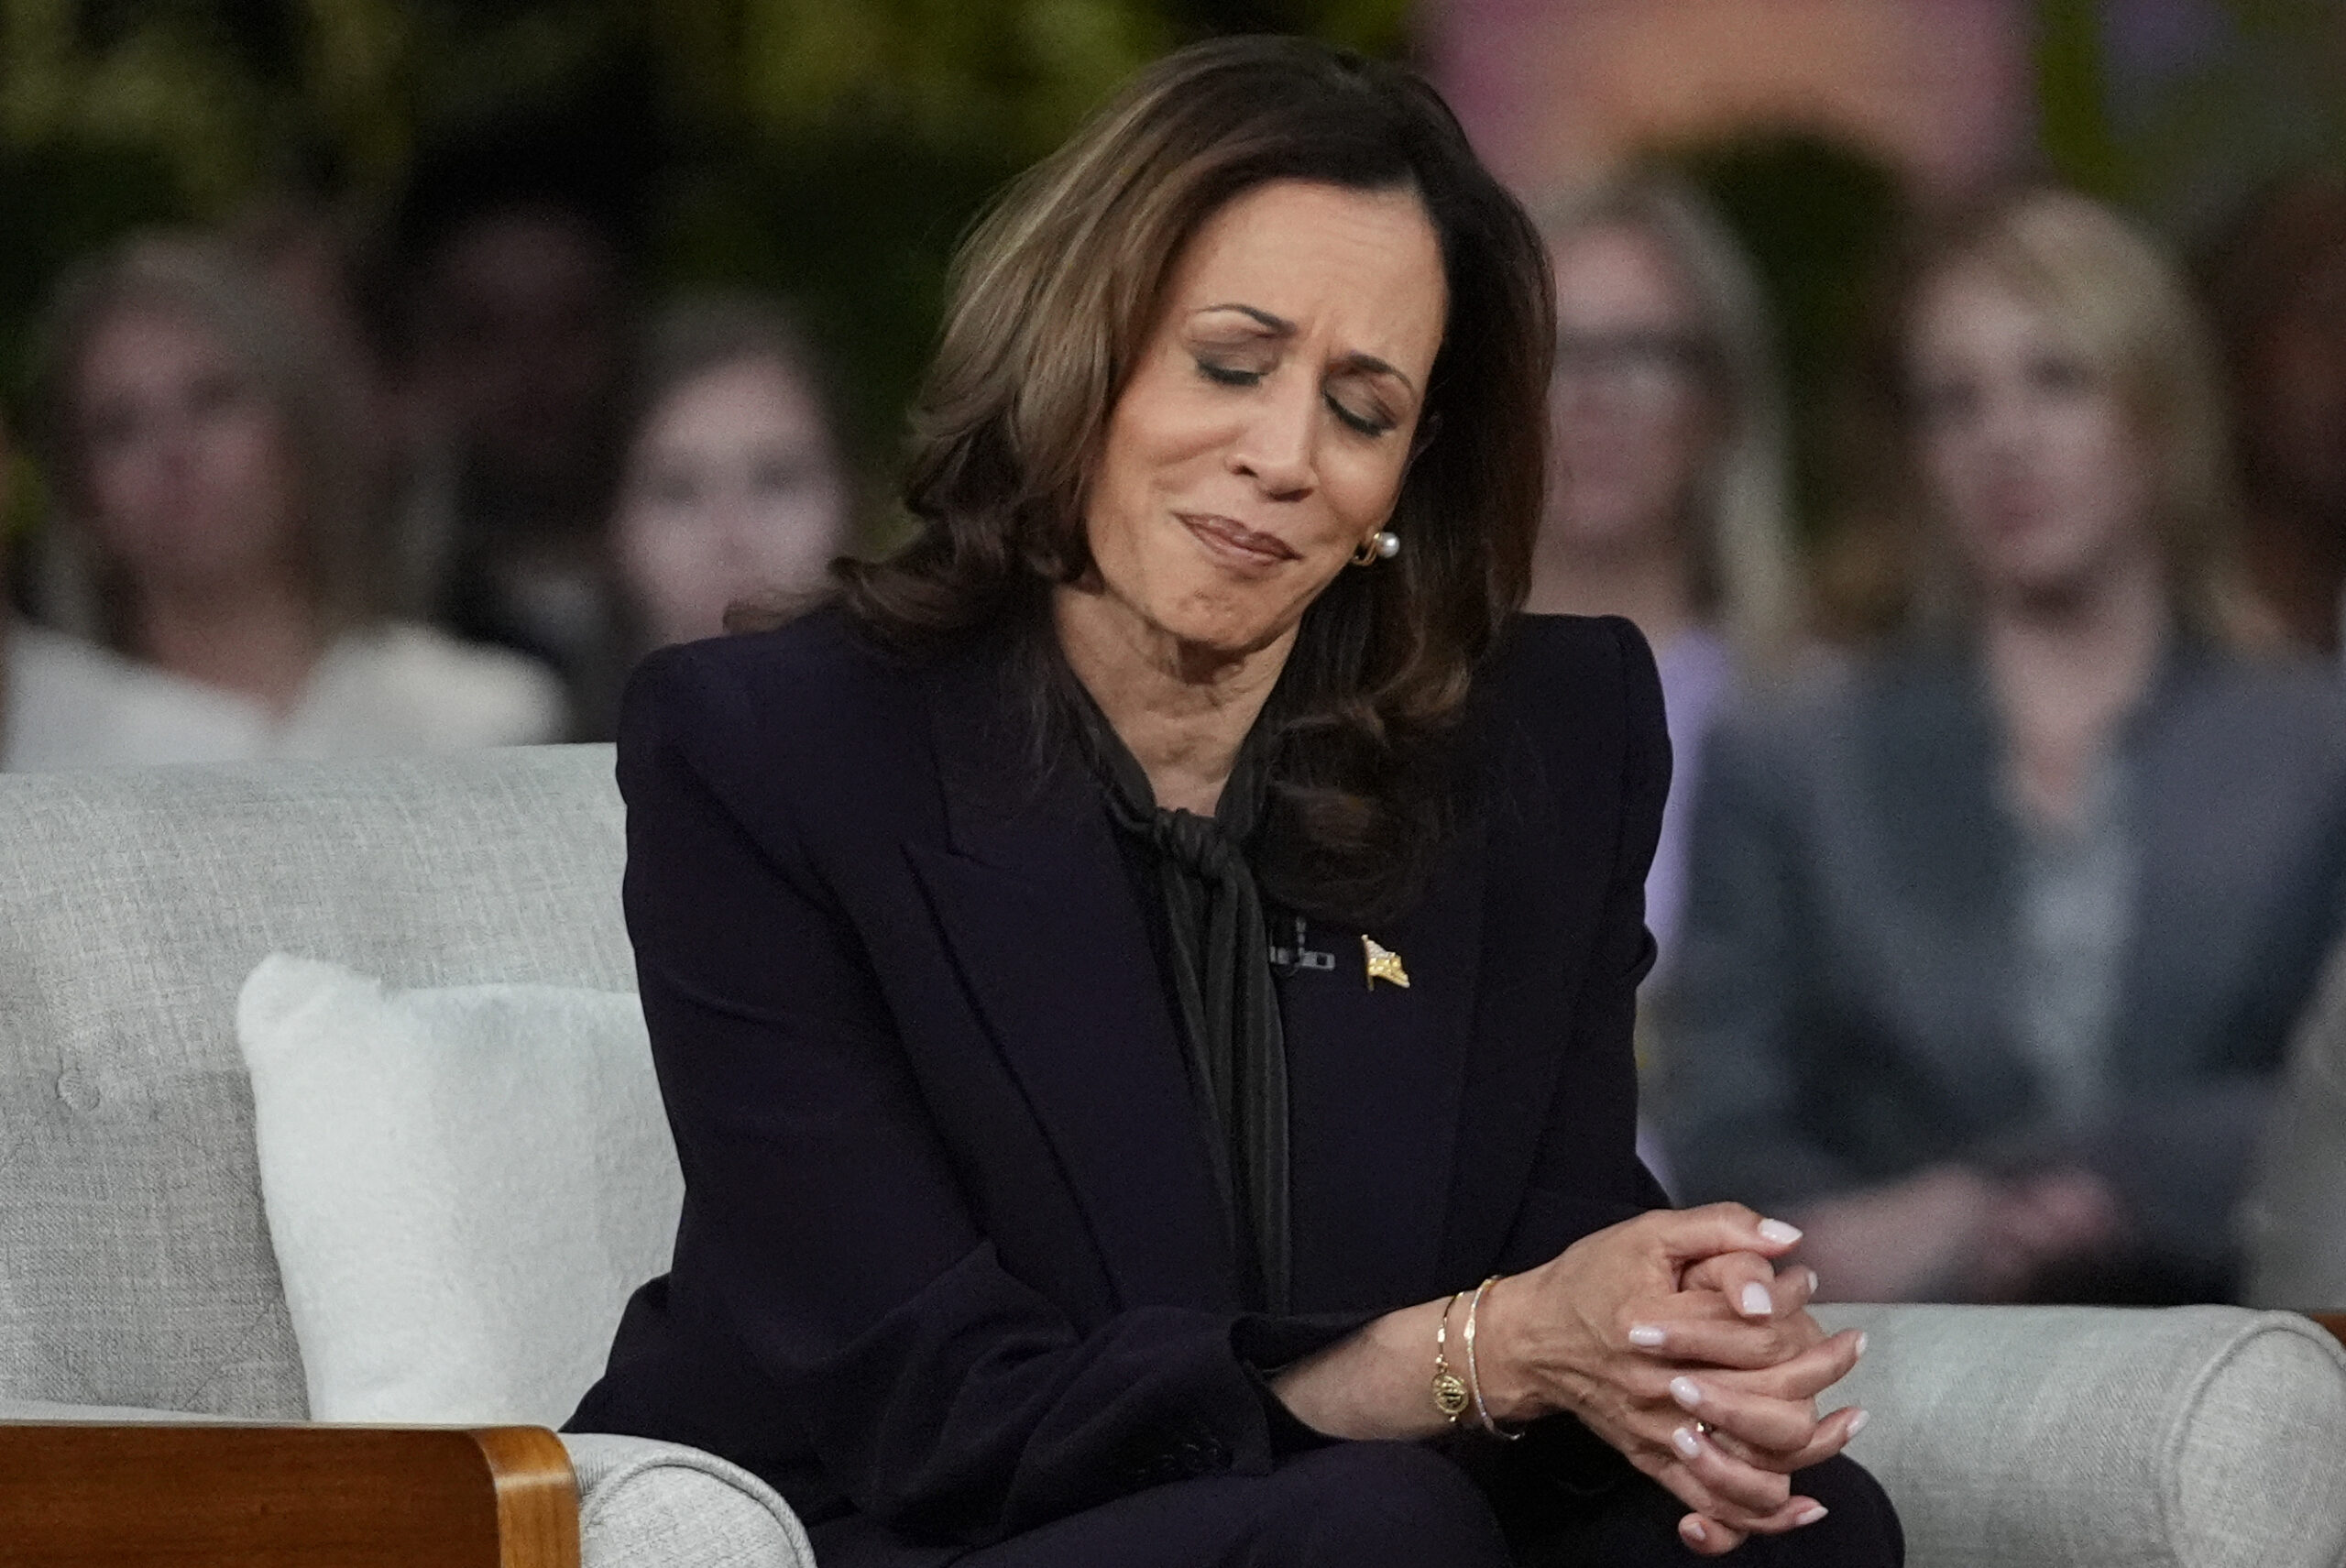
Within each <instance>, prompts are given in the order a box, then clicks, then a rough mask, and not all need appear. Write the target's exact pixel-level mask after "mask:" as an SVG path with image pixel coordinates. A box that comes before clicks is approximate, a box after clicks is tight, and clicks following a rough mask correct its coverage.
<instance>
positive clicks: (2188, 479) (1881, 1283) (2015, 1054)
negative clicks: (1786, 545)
mask: <svg viewBox="0 0 2346 1568" xmlns="http://www.w3.org/2000/svg"><path fill="white" fill-rule="evenodd" d="M1897 303H1898V309H1897V311H1896V312H1895V313H1894V315H1893V316H1892V317H1891V321H1892V323H1894V324H1893V326H1892V330H1891V334H1890V338H1889V348H1890V352H1889V353H1888V354H1887V355H1885V356H1884V357H1883V364H1882V373H1881V380H1880V384H1879V386H1878V387H1877V388H1876V389H1875V394H1874V395H1872V396H1870V397H1868V398H1866V399H1863V400H1860V402H1861V405H1862V406H1865V407H1870V408H1874V409H1878V410H1880V411H1882V412H1883V414H1884V416H1885V419H1884V428H1883V429H1882V431H1881V432H1880V440H1879V441H1878V442H1876V443H1874V444H1872V448H1871V449H1873V450H1876V451H1879V452H1880V453H1882V454H1884V455H1886V456H1887V457H1888V458H1889V461H1888V462H1887V463H1886V464H1885V466H1884V469H1883V472H1882V474H1881V475H1880V476H1878V479H1877V482H1878V483H1879V484H1880V485H1881V486H1882V487H1883V488H1884V490H1885V493H1888V494H1891V495H1894V496H1896V497H1898V498H1900V499H1901V500H1902V502H1903V504H1902V506H1900V507H1899V508H1897V509H1896V511H1895V515H1896V516H1898V517H1900V518H1902V519H1907V520H1912V521H1913V522H1914V523H1915V524H1916V525H1917V526H1915V527H1914V529H1913V533H1912V537H1913V540H1914V542H1915V543H1914V555H1915V558H1916V561H1917V569H1916V576H1917V579H1918V581H1919V583H1920V584H1921V588H1920V591H1919V594H1918V600H1917V605H1916V609H1915V613H1914V616H1913V626H1912V627H1911V629H1910V634H1909V635H1908V636H1906V637H1904V638H1902V639H1901V640H1900V641H1896V642H1895V643H1893V644H1892V645H1891V646H1890V647H1889V648H1887V649H1885V650H1883V651H1882V652H1878V653H1876V654H1874V655H1872V656H1870V657H1869V658H1866V659H1863V660H1860V661H1858V663H1855V664H1854V665H1852V666H1851V667H1850V668H1848V669H1847V670H1846V671H1843V672H1840V673H1838V674H1836V675H1835V676H1833V677H1832V678H1830V679H1826V680H1821V681H1818V682H1814V683H1811V684H1809V685H1804V686H1802V687H1800V688H1799V689H1797V690H1796V691H1794V692H1792V693H1791V694H1789V695H1786V696H1782V697H1781V700H1778V701H1775V702H1771V703H1770V704H1769V705H1768V706H1767V707H1766V708H1765V709H1764V710H1754V711H1748V712H1745V713H1742V714H1740V715H1737V716H1733V717H1731V718H1729V719H1728V720H1727V721H1726V722H1725V723H1723V725H1722V726H1721V728H1720V729H1718V730H1717V731H1716V733H1715V734H1714V736H1713V738H1712V742H1711V748H1710V754H1709V758H1708V762H1707V767H1706V773H1705V781H1704V789H1703V793H1702V795H1700V796H1699V797H1698V800H1697V803H1696V820H1695V824H1694V846H1693V871H1692V881H1691V885H1690V889H1689V898H1688V909H1687V914H1686V925H1685V929H1684V933H1683V937H1682V940H1681V947H1680V952H1679V963H1678V970H1677V974H1676V977H1675V985H1674V987H1673V990H1672V995H1671V997H1670V998H1669V999H1668V1004H1667V1005H1668V1013H1667V1014H1666V1015H1667V1017H1668V1018H1669V1020H1670V1026H1669V1029H1668V1037H1667V1054H1666V1059H1665V1067H1666V1069H1667V1072H1668V1078H1667V1084H1666V1091H1665V1094H1664V1102H1663V1106H1662V1120H1663V1125H1664V1130H1665V1136H1666V1141H1667V1144H1668V1147H1669V1152H1670V1156H1671V1159H1672V1168H1673V1169H1674V1171H1675V1173H1676V1175H1677V1179H1678V1181H1679V1186H1680V1190H1679V1193H1678V1196H1679V1197H1680V1198H1681V1200H1682V1201H1691V1202H1701V1201H1706V1200H1709V1199H1713V1198H1719V1197H1727V1196H1733V1197H1735V1198H1738V1199H1741V1200H1744V1201H1749V1202H1753V1203H1759V1204H1762V1205H1768V1206H1770V1208H1771V1210H1773V1211H1774V1212H1792V1213H1794V1214H1795V1216H1796V1218H1797V1220H1798V1223H1800V1224H1801V1225H1802V1226H1803V1228H1804V1229H1805V1231H1806V1232H1807V1235H1808V1242H1807V1245H1806V1248H1805V1256H1806V1257H1807V1259H1808V1260H1809V1261H1810V1262H1811V1263H1812V1264H1813V1265H1814V1266H1815V1267H1816V1268H1817V1269H1818V1270H1819V1272H1820V1273H1821V1275H1822V1276H1823V1279H1824V1285H1825V1290H1826V1291H1827V1292H1828V1293H1831V1294H1834V1295H1837V1296H1839V1297H1841V1298H1843V1299H2099V1300H2130V1301H2166V1300H2183V1299H2205V1298H2208V1297H2213V1296H2221V1295H2223V1294H2226V1293H2228V1292H2229V1290H2230V1288H2231V1277H2232V1273H2233V1253H2232V1247H2231V1227H2230V1223H2229V1220H2230V1215H2231V1210H2232V1208H2233V1206H2234V1204H2235V1203H2236V1201H2237V1200H2238V1197H2239V1193H2240V1188H2241V1184H2242V1175H2243V1172H2244V1170H2245V1168H2246V1166H2247V1163H2248V1158H2249V1152H2250V1150H2251V1148H2252V1146H2253V1143H2254V1140H2255V1138H2256V1135H2257V1133H2258V1130H2259V1128H2260V1127H2261V1126H2262V1124H2263V1122H2264V1115H2265V1112H2266V1109H2267V1107H2268V1105H2269V1103H2270V1102H2271V1096H2272V1084H2273V1075H2274V1069H2275V1066H2276V1064H2277V1063H2278V1061H2279V1059H2280V1057H2281V1053H2282V1047H2283V1042H2284V1038H2285V1036H2286V1032H2287V1030H2288V1028H2289V1026H2290V1024H2291V1021H2292V1019H2293V1018H2294V1017H2295V1016H2296V1015H2297V1012H2298V1011H2299V1009H2300V1008H2301V1007H2302V1005H2303V1003H2304V1002H2305V1000H2306V997H2307V995H2308V992H2309V990H2310V988H2311V986H2312V983H2313V981H2314V977H2315V974H2316V971H2317V969H2318V967H2319V962H2320V959H2321V955H2322V953H2323V951H2324V950H2325V948H2327V947H2328V945H2329V943H2330V939H2331V938H2332V936H2333V934H2334V933H2335V931H2336V929H2337V927H2338V912H2339V901H2340V892H2341V860H2342V858H2346V728H2341V710H2340V705H2339V699H2338V697H2337V696H2336V695H2335V693H2334V691H2333V687H2332V685H2331V682H2330V679H2329V678H2328V676H2327V674H2326V673H2324V672H2321V671H2319V670H2317V669H2315V668H2314V667H2312V666H2309V665H2292V664H2285V663H2277V662H2262V661H2259V660H2256V659H2253V658H2251V657H2249V656H2247V655H2246V654H2244V653H2242V652H2239V651H2237V649H2236V647H2235V645H2234V639H2233V638H2232V637H2231V636H2230V635H2228V629H2229V628H2230V627H2231V626H2233V625H2235V624H2237V623H2238V620H2237V617H2236V616H2235V615H2234V614H2233V613H2232V611H2231V608H2230V606H2231V596H2230V595H2229V594H2228V592H2227V589H2226V586H2225V585H2226V581H2227V573H2226V570H2225V562H2226V550H2227V540H2228V535H2229V531H2230V528H2231V521H2232V502H2231V493H2230V489H2229V478H2228V476H2229V469H2228V466H2227V464H2226V460H2225V451H2224V447H2225V443H2224V440H2223V435H2222V422H2221V417H2220V403H2219V399H2218V394H2217V391H2216V384H2215V381H2214V378H2213V374H2212V367H2211V362H2210V356H2209V349H2208V346H2207V344H2206V342H2205V338H2204V334H2203V332H2202V330H2201V328H2200V326H2199V324H2198V321H2197V319H2196V318H2195V316H2194V315H2193V313H2192V310H2191V305H2190V302H2189V300H2188V298H2187V295H2186V293H2185V291H2184V288H2183V284H2182V282H2181V280H2180V279H2179V278H2178V277H2177V276H2176V272H2175V271H2174V269H2172V268H2171V267H2170V266H2169V264H2168V263H2167V261H2166V260H2165V258H2163V257H2162V256H2161V255H2160V254H2159V253H2158V252H2157V251H2156V250H2155V249H2154V247H2152V246H2151V245H2150V244H2149V243H2148V242H2146V241H2145V240H2143V238H2142V237H2141V236H2138V235H2137V234H2136V233H2134V232H2133V231H2132V229H2131V228H2130V227H2129V226H2128V225H2126V224H2125V223H2123V222H2122V221H2121V220H2120V219H2119V218H2118V217H2117V216H2115V215H2114V214H2111V213H2110V212H2109V211H2107V210H2105V209H2103V208H2101V207H2099V206H2097V205H2095V204H2094V203H2089V202H2088V201H2086V200H2084V199H2083V198H2080V197H2077V196H2075V195H2070V194H2066V193H2063V192H2052V191H2042V190H2039V191H2029V192H2020V193H2017V194H2011V195H2006V196H2003V197H2001V198H1999V199H1998V200H1996V201H1994V202H1992V203H1987V204H1985V205H1983V206H1982V207H1980V208H1979V209H1978V210H1976V211H1974V212H1971V213H1969V214H1966V215H1965V216H1964V217H1963V218H1962V220H1961V221H1959V222H1957V223H1955V224H1953V225H1949V227H1948V228H1947V229H1946V231H1945V232H1944V233H1942V234H1941V235H1939V236H1937V237H1936V238H1935V241H1934V242H1933V243H1930V244H1928V245H1926V246H1924V247H1920V248H1919V249H1918V250H1917V252H1916V253H1915V255H1914V257H1913V261H1912V263H1911V265H1910V268H1909V270H1908V272H1907V274H1906V277H1905V283H1904V286H1903V287H1902V289H1901V290H1900V291H1899V292H1898V295H1897Z"/></svg>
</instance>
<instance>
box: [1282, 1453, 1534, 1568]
mask: <svg viewBox="0 0 2346 1568" xmlns="http://www.w3.org/2000/svg"><path fill="white" fill-rule="evenodd" d="M1277 1480H1278V1481H1279V1482H1280V1483H1282V1485H1280V1486H1278V1487H1277V1491H1278V1493H1279V1497H1278V1500H1277V1507H1276V1510H1275V1511H1276V1514H1277V1518H1276V1519H1266V1521H1265V1522H1266V1527H1267V1528H1266V1530H1265V1531H1264V1533H1263V1536H1262V1545H1263V1546H1264V1547H1265V1548H1266V1551H1265V1552H1264V1553H1262V1554H1261V1555H1259V1556H1257V1557H1256V1558H1255V1563H1259V1564H1261V1565H1262V1568H1270V1565H1271V1564H1272V1563H1277V1564H1278V1568H1322V1565H1323V1564H1324V1565H1326V1568H1338V1565H1340V1564H1341V1565H1343V1568H1421V1565H1422V1568H1453V1565H1454V1568H1506V1565H1507V1563H1508V1557H1507V1543H1506V1541H1505V1540H1504V1538H1503V1537H1502V1536H1501V1535H1500V1533H1499V1526H1498V1519H1497V1517H1496V1515H1495V1514H1494V1513H1493V1512H1492V1511H1491V1505H1490V1503H1489V1501H1488V1499H1486V1498H1485V1497H1484V1495H1483V1492H1482V1489H1481V1488H1480V1487H1478V1486H1476V1485H1475V1484H1474V1480H1473V1478H1472V1477H1470V1476H1469V1475H1467V1474H1466V1473H1465V1472H1464V1470H1462V1469H1460V1468H1459V1466H1458V1465H1457V1464H1454V1463H1453V1462H1452V1461H1451V1460H1449V1459H1448V1458H1445V1457H1444V1456H1443V1455H1442V1454H1441V1453H1436V1452H1434V1451H1433V1450H1431V1449H1429V1448H1424V1447H1420V1446H1419V1445H1418V1444H1415V1443H1407V1442H1349V1443H1343V1444H1339V1445H1336V1446H1333V1447H1330V1448H1322V1449H1317V1450H1315V1451H1313V1452H1312V1453H1307V1454H1304V1455H1301V1456H1300V1457H1299V1458H1296V1459H1294V1460H1290V1461H1289V1462H1288V1464H1285V1465H1282V1466H1281V1467H1280V1469H1279V1471H1278V1472H1277ZM1250 1568H1251V1565H1250Z"/></svg>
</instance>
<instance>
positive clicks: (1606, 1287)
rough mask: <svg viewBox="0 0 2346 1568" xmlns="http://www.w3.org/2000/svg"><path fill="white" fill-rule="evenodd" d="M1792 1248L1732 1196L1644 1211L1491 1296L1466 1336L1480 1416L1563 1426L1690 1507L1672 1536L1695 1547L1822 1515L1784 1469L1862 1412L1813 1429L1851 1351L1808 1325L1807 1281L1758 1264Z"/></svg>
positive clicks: (1808, 1457) (1779, 1231)
mask: <svg viewBox="0 0 2346 1568" xmlns="http://www.w3.org/2000/svg"><path fill="white" fill-rule="evenodd" d="M1799 1241H1800V1233H1799V1232H1797V1231H1795V1230H1793V1229H1792V1227H1791V1226H1789V1225H1784V1224H1781V1223H1778V1222H1773V1221H1763V1220H1762V1219H1760V1217H1759V1215H1758V1214H1755V1213H1753V1212H1751V1211H1750V1210H1749V1209H1746V1208H1743V1207H1741V1206H1740V1205H1737V1204H1725V1203H1722V1204H1714V1205H1711V1206H1710V1207H1707V1208H1704V1209H1695V1210H1688V1211H1683V1212H1670V1211H1657V1212H1653V1213H1650V1214H1645V1215H1640V1216H1639V1217H1638V1218H1637V1219H1634V1220H1629V1221H1626V1222H1624V1223H1621V1224H1618V1225H1614V1226H1611V1227H1609V1228H1607V1229H1606V1230H1603V1231H1599V1232H1597V1233H1595V1234H1593V1235H1590V1236H1587V1237H1584V1238H1583V1239H1582V1240H1581V1241H1579V1242H1577V1243H1575V1244H1573V1245H1572V1246H1571V1247H1569V1248H1567V1249H1566V1250H1565V1251H1564V1252H1563V1253H1562V1255H1559V1256H1557V1257H1556V1258H1554V1259H1553V1260H1551V1262H1549V1263H1547V1264H1545V1265H1543V1266H1540V1267H1539V1268H1536V1269H1533V1270H1530V1271H1529V1272H1528V1273H1525V1274H1522V1275H1518V1276H1514V1277H1509V1278H1507V1279H1506V1280H1504V1281H1502V1282H1500V1283H1499V1284H1498V1285H1496V1286H1494V1287H1492V1288H1491V1291H1490V1293H1489V1295H1488V1296H1487V1297H1486V1298H1485V1301H1484V1306H1483V1320H1482V1322H1481V1325H1480V1337H1481V1339H1482V1343H1483V1345H1484V1347H1485V1348H1484V1351H1483V1359H1482V1361H1481V1367H1482V1376H1483V1382H1484V1388H1485V1396H1486V1398H1487V1399H1488V1402H1489V1403H1490V1404H1491V1406H1492V1409H1493V1414H1494V1415H1495V1416H1497V1417H1499V1418H1500V1419H1503V1420H1504V1419H1510V1418H1512V1419H1515V1420H1528V1419H1530V1418H1532V1417H1536V1416H1540V1415H1545V1414H1549V1413H1551V1412H1555V1411H1569V1412H1570V1413H1572V1414H1573V1415H1574V1416H1576V1417H1578V1418H1579V1419H1580V1420H1582V1422H1583V1423H1584V1424H1585V1425H1586V1426H1588V1428H1589V1429H1590V1430H1591V1431H1595V1433H1596V1434H1597V1435H1598V1436H1599V1437H1602V1438H1603V1439H1605V1441H1606V1442H1609V1443H1611V1444H1612V1445H1613V1446H1614V1447H1615V1448H1617V1449H1618V1450H1619V1451H1620V1452H1621V1453H1623V1454H1624V1455H1626V1456H1627V1457H1628V1460H1629V1462H1630V1463H1631V1464H1634V1465H1636V1466H1637V1467H1638V1469H1639V1470H1640V1471H1642V1472H1644V1473H1645V1474H1646V1475H1650V1476H1652V1477H1653V1478H1654V1479H1655V1480H1656V1481H1658V1482H1660V1483H1661V1485H1662V1486H1666V1487H1668V1488H1669V1489H1670V1491H1671V1492H1672V1494H1674V1495H1675V1496H1676V1497H1679V1498H1680V1499H1681V1500H1682V1501H1683V1502H1684V1503H1685V1504H1686V1505H1687V1507H1688V1508H1690V1509H1692V1510H1693V1511H1694V1513H1693V1516H1692V1517H1690V1519H1688V1520H1686V1521H1685V1522H1684V1523H1683V1525H1682V1533H1683V1534H1684V1535H1685V1536H1686V1538H1687V1544H1688V1545H1689V1546H1690V1547H1691V1548H1693V1549H1694V1550H1695V1551H1697V1552H1705V1553H1716V1552H1724V1551H1727V1550H1730V1549H1731V1548H1732V1547H1734V1546H1735V1545H1737V1544H1738V1543H1740V1541H1742V1540H1743V1539H1744V1537H1745V1536H1746V1535H1748V1534H1752V1533H1770V1534H1773V1533H1781V1532H1782V1531H1784V1530H1792V1529H1795V1528H1797V1527H1798V1526H1800V1525H1803V1524H1807V1523H1812V1522H1814V1519H1819V1518H1822V1517H1823V1515H1822V1511H1821V1509H1820V1508H1819V1507H1818V1505H1817V1504H1816V1503H1815V1502H1814V1499H1812V1498H1808V1497H1795V1496H1793V1495H1792V1489H1791V1484H1790V1482H1789V1480H1788V1479H1787V1477H1788V1476H1789V1475H1790V1474H1791V1473H1792V1471H1793V1470H1796V1469H1800V1468H1803V1467H1805V1466H1806V1465H1809V1464H1816V1463H1818V1462H1820V1461H1821V1460H1824V1459H1825V1458H1829V1457H1830V1456H1831V1455H1833V1454H1834V1453H1838V1452H1840V1449H1841V1447H1842V1445H1843V1444H1845V1443H1846V1442H1847V1441H1848V1439H1849V1436H1850V1435H1851V1433H1852V1432H1853V1431H1855V1430H1856V1427H1857V1425H1858V1422H1859V1421H1860V1420H1862V1419H1863V1418H1862V1414H1861V1413H1860V1412H1857V1411H1853V1410H1851V1411H1836V1412H1835V1413H1834V1414H1833V1415H1832V1416H1829V1417H1826V1418H1825V1419H1824V1420H1819V1419H1818V1417H1817V1414H1816V1408H1815V1403H1814V1400H1815V1397H1816V1395H1817V1394H1819V1393H1821V1392H1823V1391H1824V1389H1825V1388H1826V1387H1830V1386H1831V1385H1832V1384H1833V1383H1835V1382H1837V1381H1838V1380H1839V1379H1840V1378H1841V1377H1842V1376H1845V1375H1846V1374H1847V1372H1848V1370H1849V1368H1850V1367H1851V1366H1853V1365H1856V1363H1857V1358H1858V1354H1859V1351H1860V1349H1861V1348H1862V1343H1861V1336H1859V1335H1858V1334H1856V1333H1844V1334H1837V1335H1834V1336H1832V1337H1831V1338H1827V1337H1826V1336H1825V1333H1824V1332H1823V1330H1822V1329H1820V1328H1819V1327H1818V1326H1817V1324H1816V1322H1815V1321H1814V1319H1813V1318H1811V1317H1810V1316H1809V1315H1808V1312H1807V1310H1806V1306H1807V1299H1808V1292H1809V1289H1810V1288H1811V1287H1812V1285H1813V1283H1814V1275H1813V1274H1811V1273H1809V1271H1807V1270H1806V1269H1792V1270H1788V1271H1786V1272H1785V1273H1784V1274H1783V1275H1781V1276H1778V1275H1777V1274H1776V1273H1775V1271H1774V1270H1773V1268H1772V1267H1771V1266H1770V1261H1769V1260H1770V1259H1772V1258H1775V1257H1780V1256H1781V1255H1783V1254H1785V1253H1787V1252H1789V1251H1790V1250H1792V1247H1793V1246H1794V1245H1797V1244H1798V1242H1799ZM1698 1421H1700V1422H1701V1423H1704V1424H1705V1425H1707V1426H1709V1427H1712V1428H1716V1434H1711V1433H1705V1432H1702V1431H1699V1430H1698V1427H1697V1422H1698ZM1697 1532H1699V1534H1698V1533H1697Z"/></svg>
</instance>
